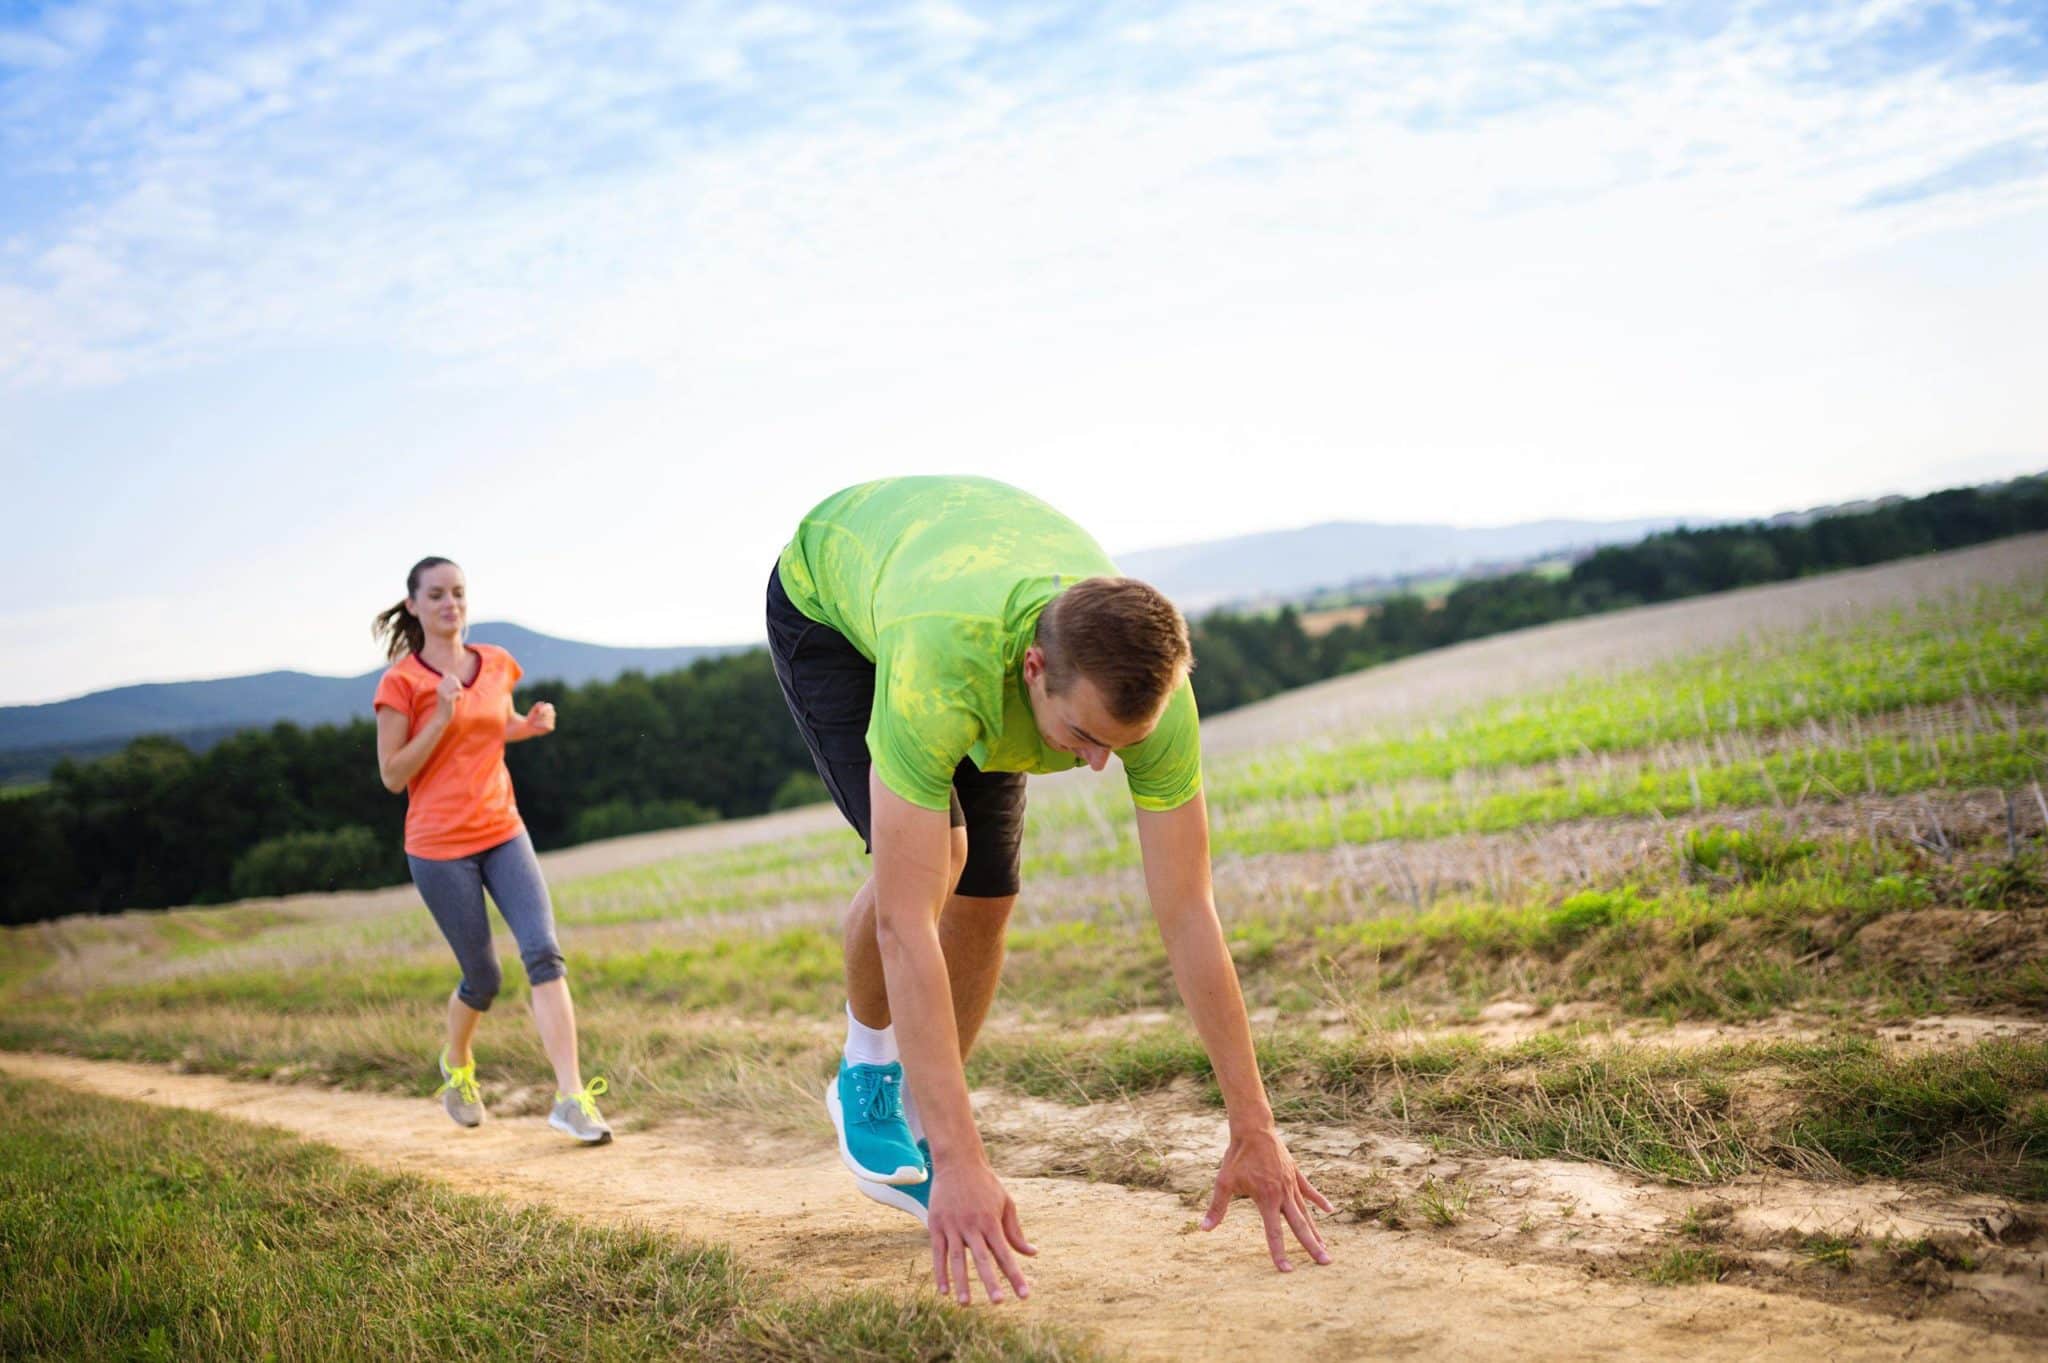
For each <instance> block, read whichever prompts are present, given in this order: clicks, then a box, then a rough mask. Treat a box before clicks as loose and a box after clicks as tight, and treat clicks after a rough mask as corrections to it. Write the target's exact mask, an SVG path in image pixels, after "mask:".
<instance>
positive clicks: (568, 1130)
mask: <svg viewBox="0 0 2048 1363" xmlns="http://www.w3.org/2000/svg"><path fill="white" fill-rule="evenodd" d="M548 1125H549V1126H551V1127H553V1128H554V1129H555V1130H557V1131H559V1132H561V1133H562V1134H563V1135H564V1136H571V1137H574V1138H575V1139H576V1140H578V1141H580V1142H582V1143H583V1144H584V1145H610V1144H611V1143H612V1133H611V1132H609V1131H600V1132H598V1133H597V1134H596V1135H595V1136H586V1135H584V1134H583V1133H582V1132H581V1131H578V1130H577V1129H576V1128H575V1127H573V1126H571V1125H569V1124H568V1123H567V1122H563V1121H557V1120H556V1119H555V1118H553V1117H550V1118H548Z"/></svg>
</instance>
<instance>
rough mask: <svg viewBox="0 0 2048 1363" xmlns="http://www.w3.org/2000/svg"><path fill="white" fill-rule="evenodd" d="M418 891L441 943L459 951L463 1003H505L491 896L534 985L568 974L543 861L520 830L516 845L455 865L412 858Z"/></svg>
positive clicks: (461, 859) (456, 861) (499, 847)
mask: <svg viewBox="0 0 2048 1363" xmlns="http://www.w3.org/2000/svg"><path fill="white" fill-rule="evenodd" d="M406 861H407V862H408V863H409V864H410V865H411V866H412V883H413V884H414V885H417V886H418V887H419V891H420V898H422V899H424V900H426V901H427V909H428V911H429V912H431V913H432V914H433V915H434V921H435V922H436V923H438V924H440V925H441V935H442V936H443V937H446V938H447V939H448V945H449V946H451V947H454V948H455V960H456V962H457V963H458V964H460V965H461V966H462V984H461V987H460V988H458V989H457V990H456V991H455V993H456V997H457V998H460V999H461V1000H462V1001H463V1002H464V1003H466V1004H468V1005H469V1006H470V1007H472V1008H474V1009H476V1010H477V1011H478V1012H479V1013H481V1012H484V1011H485V1010H487V1009H488V1008H489V1007H490V1006H491V1000H492V999H494V998H496V997H497V996H498V986H499V985H501V984H503V983H504V980H503V979H502V978H501V975H502V972H500V971H499V969H498V953H497V952H495V951H493V950H491V920H490V916H489V914H488V913H486V912H485V910H484V891H485V890H489V891H490V892H491V898H492V899H493V900H494V901H495V902H496V903H497V905H498V912H499V913H500V914H502V915H503V916H504V919H505V926H507V927H509V928H511V929H512V936H513V937H514V938H516V939H517V940H518V942H519V959H520V961H521V962H522V963H524V965H525V966H526V981H527V983H528V984H546V983H547V982H548V981H549V980H559V979H561V978H562V976H564V975H566V974H567V973H568V971H567V969H566V968H565V967H564V966H563V965H562V949H561V948H560V947H559V946H557V945H555V910H554V905H553V904H551V903H550V902H549V900H548V883H547V881H545V880H543V879H541V874H540V861H539V860H538V859H537V858H536V857H535V856H534V855H533V840H532V839H531V838H529V837H527V836H526V831H525V830H524V829H521V830H520V832H519V835H518V836H517V837H515V838H513V839H512V840H511V841H510V842H501V843H499V844H498V845H497V846H496V847H493V848H490V849H488V850H486V851H482V852H475V853H472V854H471V855H469V856H466V857H457V858H455V859H454V860H453V861H428V860H427V859H426V858H425V857H415V856H412V855H410V854H408V855H407V856H406Z"/></svg>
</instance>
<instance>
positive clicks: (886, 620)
mask: <svg viewBox="0 0 2048 1363" xmlns="http://www.w3.org/2000/svg"><path fill="white" fill-rule="evenodd" d="M1116 575H1117V572H1116V565H1115V564H1113V563H1111V562H1110V561H1109V556H1108V555H1107V554H1105V553H1103V552H1102V548H1101V546H1100V545H1098V544H1096V542H1095V541H1094V539H1092V538H1091V537H1090V536H1089V534H1088V532H1087V531H1085V530H1083V529H1081V527H1080V526H1078V525H1075V524H1074V523H1073V522H1072V521H1070V520H1068V519H1067V518H1066V517H1065V516H1062V515H1061V514H1060V513H1059V512H1057V511H1055V510H1053V509H1052V508H1051V507H1049V506H1047V505H1046V504H1045V503H1044V502H1041V501H1039V500H1038V499H1037V498H1036V497H1033V496H1031V495H1029V494H1028V493H1024V492H1020V491H1018V490H1017V489H1016V488H1013V487H1010V486H1008V485H1006V484H1003V483H998V482H996V481H994V480H993V479H989V478H887V479H884V480H882V481H881V482H876V483H863V484H861V485H860V486H858V487H850V488H847V489H846V490H845V491H844V492H840V493H836V494H834V495H833V496H831V497H828V498H826V499H825V500H824V501H823V502H821V503H819V504H818V506H816V507H815V508H813V509H812V511H811V513H810V514H809V515H807V516H805V517H804V519H803V524H802V525H800V526H798V527H797V532H796V538H795V539H792V540H791V541H790V542H789V544H788V545H787V546H785V547H784V549H783V551H782V563H781V576H782V589H783V590H784V591H786V592H788V593H789V599H790V602H791V603H792V604H793V605H795V607H796V608H797V609H798V610H799V611H802V612H803V613H804V615H805V616H807V617H808V618H810V619H812V620H816V621H818V622H819V623H820V624H825V625H830V626H831V627H832V628H833V629H836V630H838V631H839V632H840V633H841V634H843V635H845V636H846V638H847V640H848V641H849V642H851V643H852V644H853V646H854V647H855V648H857V649H859V650H860V652H861V654H862V656H864V657H866V658H869V659H871V660H872V661H873V662H874V664H875V708H874V713H873V715H872V716H871V717H870V719H869V721H868V734H867V739H868V753H869V756H870V757H871V758H872V759H873V760H874V764H875V770H876V771H877V772H878V773H880V775H881V777H882V782H883V784H884V785H886V786H888V787H889V789H891V790H893V791H895V792H896V793H897V794H898V795H901V796H902V797H903V798H904V799H906V800H908V801H910V802H911V803H912V804H915V805H921V806H923V807H924V808H926V809H944V808H946V806H947V803H948V800H949V797H950V795H951V792H952V788H953V769H954V768H955V767H957V766H959V765H960V759H961V758H963V757H971V758H973V759H974V765H975V766H977V767H979V768H981V769H982V770H983V771H1027V772H1053V771H1066V770H1068V769H1070V768H1073V767H1076V766H1079V765H1080V764H1081V759H1080V758H1079V757H1077V756H1075V755H1074V754H1073V753H1069V752H1062V751H1060V750H1059V749H1057V748H1052V747H1048V746H1046V744H1045V741H1044V739H1043V738H1042V737H1040V735H1039V732H1038V725H1037V724H1036V723H1034V722H1033V720H1032V715H1031V702H1030V697H1029V695H1028V693H1027V692H1026V691H1025V689H1024V651H1025V649H1027V648H1029V647H1030V646H1031V643H1032V640H1033V638H1034V635H1035V633H1036V631H1037V629H1038V613H1039V612H1040V611H1042V610H1044V609H1045V605H1046V603H1047V602H1048V601H1050V600H1052V599H1053V597H1055V596H1057V595H1058V594H1059V593H1060V591H1061V590H1062V589H1063V588H1065V587H1070V586H1072V585H1073V584H1074V583H1076V582H1079V581H1081V580H1082V579H1084V578H1090V577H1114V576H1116ZM1117 757H1118V758H1119V759H1120V760H1121V761H1122V762H1123V765H1124V775H1125V777H1126V778H1127V779H1128V780H1129V782H1130V787H1131V798H1132V799H1133V800H1134V801H1135V802H1136V803H1137V805H1138V807H1139V808H1140V809H1149V810H1165V809H1175V808H1178V807H1179V806H1181V805H1183V804H1185V803H1187V802H1188V801H1189V800H1191V799H1193V798H1194V797H1195V794H1196V792H1197V791H1199V790H1201V788H1202V745H1201V738H1200V734H1199V724H1198V721H1197V719H1196V715H1195V694H1194V689H1193V688H1192V687H1191V686H1189V685H1188V684H1187V683H1186V682H1185V681H1184V682H1182V683H1181V687H1180V690H1178V691H1176V692H1175V693H1174V695H1173V698H1172V699H1171V700H1170V701H1169V702H1168V703H1167V707H1166V713H1165V714H1164V715H1162V716H1161V717H1160V720H1159V725H1158V727H1157V728H1155V729H1154V730H1153V731H1152V733H1151V734H1150V735H1149V736H1148V737H1147V738H1146V739H1145V741H1144V742H1142V743H1139V744H1137V745H1136V746H1134V747H1130V748H1124V749H1121V750H1120V751H1118V753H1117Z"/></svg>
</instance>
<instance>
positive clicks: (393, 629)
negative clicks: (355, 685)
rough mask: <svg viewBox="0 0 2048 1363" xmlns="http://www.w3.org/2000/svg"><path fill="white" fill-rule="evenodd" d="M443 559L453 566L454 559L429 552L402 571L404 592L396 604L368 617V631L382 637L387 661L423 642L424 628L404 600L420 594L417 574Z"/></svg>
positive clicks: (419, 645)
mask: <svg viewBox="0 0 2048 1363" xmlns="http://www.w3.org/2000/svg"><path fill="white" fill-rule="evenodd" d="M444 563H446V564H448V565H449V566H450V567H454V566H455V560H454V559H451V558H434V557H432V556H431V555H429V556H428V557H426V558H423V559H421V560H420V561H419V562H418V563H415V564H413V565H412V571H411V572H409V573H407V574H406V575H405V595H404V596H403V597H402V598H400V600H399V602H398V604H397V605H395V606H393V607H391V608H390V609H388V610H381V611H378V612H377V615H376V618H374V619H373V620H371V621H370V634H371V635H372V637H374V638H378V639H382V640H383V641H384V656H385V658H386V659H388V660H389V661H391V662H397V661H398V660H399V659H400V658H403V657H404V656H405V655H406V654H408V653H417V652H419V651H420V650H421V649H423V648H425V647H426V646H427V628H426V626H425V625H422V624H421V623H420V618H419V617H418V616H417V615H414V614H413V613H412V607H411V606H409V605H407V604H406V603H407V602H409V601H411V600H412V599H413V598H414V597H415V596H418V595H419V594H420V574H421V573H424V572H425V571H427V569H429V568H438V567H440V566H441V565H442V564H444Z"/></svg>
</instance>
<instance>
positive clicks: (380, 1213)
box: [0, 1080, 1087, 1363]
mask: <svg viewBox="0 0 2048 1363" xmlns="http://www.w3.org/2000/svg"><path fill="white" fill-rule="evenodd" d="M0 1356H4V1357H6V1358H10V1359H115V1358H126V1359H166V1360H168V1359H179V1358H271V1359H277V1360H280V1363H290V1360H317V1361H319V1363H324V1361H325V1360H328V1359H332V1358H390V1359H446V1358H465V1359H506V1360H511V1359H520V1360H526V1359H554V1358H561V1359H579V1360H584V1359H588V1360H627V1359H643V1358H644V1359H656V1358H661V1359H667V1358H675V1357H703V1356H716V1357H720V1358H734V1359H762V1360H766V1359H790V1360H796V1359H816V1360H827V1359H873V1360H881V1359H922V1360H934V1361H936V1360H941V1359H945V1360H954V1359H963V1360H964V1359H986V1360H1001V1359H1019V1360H1021V1359H1077V1358H1082V1357H1085V1356H1087V1355H1086V1353H1085V1352H1084V1350H1083V1348H1082V1346H1081V1345H1079V1344H1078V1343H1076V1342H1075V1341H1073V1340H1072V1339H1070V1338H1068V1337H1066V1336H1064V1335H1063V1334H1061V1333H1060V1332H1057V1331H1053V1330H1048V1329H1045V1328H1042V1327H1030V1328H1017V1327H1010V1326H1006V1325H1005V1324H1003V1323H1002V1322H998V1321H991V1320H989V1319H987V1318H985V1317H977V1316H974V1315H971V1314H969V1313H966V1312H961V1311H958V1310H955V1309H953V1308H950V1307H947V1306H945V1305H943V1304H941V1303H938V1302H936V1301H931V1300H927V1299H923V1298H919V1299H914V1300H899V1299H896V1298H892V1297H888V1296H885V1295H882V1294H879V1293H874V1292H850V1293H845V1294H837V1295H835V1296H833V1297H832V1298H831V1299H830V1300H826V1299H823V1298H819V1297H815V1296H811V1295H809V1294H807V1293H805V1292H803V1291H801V1290H799V1289H797V1288H796V1287H794V1286H793V1285H791V1284H789V1283H787V1282H784V1281H782V1280H778V1279H772V1278H769V1277H766V1276H763V1275H760V1274H756V1273H752V1272H749V1271H747V1270H744V1269H742V1268H740V1267H739V1266H738V1265H737V1264H736V1263H735V1262H734V1260H733V1259H732V1257H731V1256H730V1255H729V1254H728V1253H727V1252H726V1251H724V1250H722V1249H716V1248H706V1247H702V1246H694V1245H689V1244H684V1243H681V1242H679V1241H676V1240H673V1239H671V1238H669V1237H666V1236H663V1235H659V1234H655V1233H653V1232H651V1231H646V1230H638V1229H631V1228H616V1227H592V1226H585V1225H579V1224H575V1223H572V1222H568V1221H565V1220H562V1219H560V1218H557V1217H554V1216H550V1215H547V1214H544V1213H541V1212H538V1211H532V1210H525V1211H514V1210H508V1209H506V1208H505V1207H503V1206H500V1205H498V1204H496V1203H494V1202H489V1201H486V1200H483V1199H480V1198H475V1197H467V1196H462V1195H458V1194H454V1193H450V1192H447V1191H445V1190H443V1189H440V1188H438V1187H436V1186H435V1185H433V1184H432V1183H429V1182H427V1181H425V1180H422V1179H419V1178H414V1177H392V1176H389V1175H385V1174H381V1173H376V1172H372V1171H370V1170H367V1169H365V1168H363V1167H361V1166H358V1165H355V1164H352V1163H350V1162H348V1161H347V1160H344V1159H343V1158H342V1157H341V1156H339V1155H338V1154H336V1153H335V1152H334V1151H332V1150H331V1149H328V1148H326V1147H324V1146H319V1145H313V1144H308V1143H304V1142H300V1141H296V1140H294V1139H292V1138H290V1137H288V1136H285V1135H283V1134H281V1133H277V1132H273V1131H268V1130H265V1129H262V1128H259V1127H253V1126H249V1125H246V1124H243V1123H240V1122H236V1121H232V1120H229V1119H225V1118H220V1117H214V1116H209V1115H204V1114H199V1113H189V1112H173V1111H162V1110H156V1109H151V1108H146V1107H143V1106H140V1105H137V1104H131V1103H123V1102H117V1101H113V1100H109V1099H104V1098H96V1097H89V1096H85V1095H79V1094H73V1093H68V1092H65V1091H62V1090H58V1089H55V1088H53V1087H51V1086H49V1085H34V1084H25V1083H20V1082H16V1081H11V1080H0Z"/></svg>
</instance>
